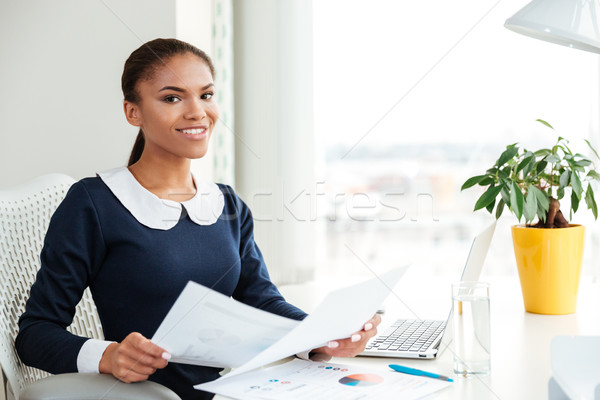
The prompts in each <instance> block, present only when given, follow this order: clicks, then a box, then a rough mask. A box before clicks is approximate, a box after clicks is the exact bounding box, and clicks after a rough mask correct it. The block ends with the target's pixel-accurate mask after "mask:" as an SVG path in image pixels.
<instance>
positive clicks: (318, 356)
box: [296, 349, 332, 362]
mask: <svg viewBox="0 0 600 400" xmlns="http://www.w3.org/2000/svg"><path fill="white" fill-rule="evenodd" d="M313 350H314V349H311V350H306V351H303V352H301V353H296V357H298V358H301V359H302V360H306V361H323V362H327V361H329V360H331V358H332V357H331V356H330V355H329V354H325V353H314V354H313V355H312V357H311V356H310V352H311V351H313Z"/></svg>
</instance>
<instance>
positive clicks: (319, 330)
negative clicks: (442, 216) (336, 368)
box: [152, 267, 406, 379]
mask: <svg viewBox="0 0 600 400" xmlns="http://www.w3.org/2000/svg"><path fill="white" fill-rule="evenodd" d="M405 270H406V267H402V268H396V269H394V270H391V271H389V272H386V273H384V274H382V275H381V276H380V277H376V278H373V279H370V280H368V281H365V282H362V283H359V284H357V285H353V286H350V287H347V288H343V289H339V290H336V291H333V292H331V293H330V294H329V295H328V296H327V297H326V298H325V300H324V301H323V302H322V303H321V304H320V306H319V307H317V309H316V310H315V311H314V312H313V313H312V314H310V315H309V316H308V317H306V319H304V321H301V322H299V321H293V320H290V319H288V318H284V317H280V316H277V315H274V314H271V313H269V312H266V311H262V310H258V309H256V308H253V307H250V306H247V305H244V304H242V303H240V302H237V301H235V300H233V299H231V298H229V297H227V296H224V295H222V294H220V293H217V292H215V291H213V290H210V289H208V288H206V287H204V286H202V285H199V284H196V283H193V282H190V283H188V285H187V286H186V287H185V289H184V291H183V292H182V294H181V295H180V297H179V298H178V299H177V301H176V302H175V304H174V305H173V307H172V308H171V310H170V311H169V313H168V314H167V316H166V317H165V319H164V320H163V322H162V323H161V325H160V327H159V328H158V330H157V331H156V333H155V334H154V336H153V337H152V341H153V342H154V343H156V344H158V345H159V346H161V347H163V348H164V349H165V350H167V351H168V352H170V353H171V355H172V358H171V362H181V363H187V364H195V365H207V366H215V367H239V368H236V369H234V370H233V371H232V372H230V373H229V374H227V375H226V377H231V376H234V375H237V374H240V373H243V372H245V371H249V370H252V369H254V368H258V367H261V366H263V365H266V364H269V363H271V362H273V361H277V360H279V359H282V358H285V357H288V356H290V355H293V354H297V353H300V352H302V351H306V350H310V349H313V348H316V347H320V346H322V345H324V344H325V343H327V342H328V341H330V340H334V339H341V338H346V337H349V336H350V335H352V334H353V333H355V332H357V331H360V330H361V329H362V326H363V324H364V323H365V322H366V321H367V320H369V319H370V318H371V317H372V316H373V315H374V314H375V311H376V310H377V308H378V307H379V306H380V305H381V303H383V301H384V300H385V298H386V297H387V295H388V294H389V293H390V290H391V289H392V288H393V287H394V286H395V285H396V283H397V282H398V280H399V279H400V277H401V276H402V275H403V274H404V271H405ZM221 379H223V378H221Z"/></svg>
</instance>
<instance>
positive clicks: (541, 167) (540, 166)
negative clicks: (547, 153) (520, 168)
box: [535, 160, 548, 174]
mask: <svg viewBox="0 0 600 400" xmlns="http://www.w3.org/2000/svg"><path fill="white" fill-rule="evenodd" d="M547 165H548V163H547V162H546V161H545V160H541V161H540V162H538V163H537V165H536V166H535V172H536V173H537V174H539V173H540V172H542V171H543V170H544V169H545V168H546V166H547Z"/></svg>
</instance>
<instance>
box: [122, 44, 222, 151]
mask: <svg viewBox="0 0 600 400" xmlns="http://www.w3.org/2000/svg"><path fill="white" fill-rule="evenodd" d="M136 90H137V93H138V96H139V99H140V101H139V102H138V103H131V102H128V101H125V104H124V107H125V114H126V116H127V120H128V121H129V123H131V124H132V125H134V126H139V127H140V128H142V130H143V131H144V138H145V140H146V143H145V145H144V154H143V156H149V155H152V156H154V157H159V158H188V159H191V158H200V157H203V156H204V155H205V154H206V152H207V150H208V140H209V138H210V135H211V133H212V130H213V128H214V126H215V123H216V122H217V119H218V117H219V111H218V109H217V105H216V103H215V100H214V84H213V77H212V74H211V72H210V68H209V67H208V66H207V65H206V63H205V62H204V61H203V60H202V59H201V58H199V57H198V56H196V55H193V54H189V53H188V54H182V55H176V56H173V57H172V58H171V59H169V60H168V62H167V63H166V64H165V65H163V66H161V67H159V68H158V69H157V70H156V71H154V74H153V75H152V76H151V78H150V79H148V80H142V81H139V82H138V83H137V85H136Z"/></svg>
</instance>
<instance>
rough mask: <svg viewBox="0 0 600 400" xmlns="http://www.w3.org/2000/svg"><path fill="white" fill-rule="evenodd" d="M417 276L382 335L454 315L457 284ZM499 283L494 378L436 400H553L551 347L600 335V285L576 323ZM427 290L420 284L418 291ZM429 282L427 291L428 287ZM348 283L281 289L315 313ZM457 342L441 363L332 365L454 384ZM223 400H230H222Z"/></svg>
mask: <svg viewBox="0 0 600 400" xmlns="http://www.w3.org/2000/svg"><path fill="white" fill-rule="evenodd" d="M419 275H420V273H419V272H418V271H416V272H415V271H409V273H407V276H405V277H404V278H403V279H402V281H401V282H400V283H399V284H398V285H397V286H396V288H394V293H393V294H392V295H390V296H389V297H388V300H387V301H386V312H385V314H384V319H383V322H382V326H381V329H380V331H381V330H383V329H385V326H386V325H388V324H390V323H391V322H393V320H395V319H396V318H398V317H408V318H411V317H419V318H438V319H445V318H446V317H447V313H448V311H449V310H450V305H451V302H450V283H451V281H450V280H445V279H433V280H432V279H431V278H428V279H427V280H426V281H424V280H423V277H421V276H419ZM482 280H486V281H488V282H490V283H491V296H490V298H491V300H490V308H491V324H492V349H491V360H492V373H491V375H489V376H485V377H478V378H470V379H464V378H459V377H457V378H456V379H455V383H454V384H453V385H452V386H451V387H450V388H447V389H444V390H442V391H440V392H438V393H436V394H435V395H433V396H431V397H429V398H431V399H456V400H458V399H460V400H465V399H476V400H485V399H500V400H515V399H524V400H525V399H527V400H535V399H544V400H545V399H548V380H549V379H550V376H551V366H550V342H551V340H552V338H553V337H554V336H557V335H600V283H598V282H593V280H592V279H591V278H590V277H582V280H581V284H580V291H579V299H578V307H577V312H576V313H575V314H571V315H537V314H531V313H527V312H525V310H524V308H523V301H522V297H521V291H520V290H521V289H520V285H519V280H518V277H517V276H510V277H501V278H489V279H486V278H483V279H482ZM415 282H420V284H415ZM424 282H426V283H424ZM347 283H348V281H346V282H340V281H339V280H338V281H337V282H333V281H330V282H327V281H322V282H319V283H307V284H303V285H290V286H283V287H281V288H280V289H281V292H282V293H283V295H284V296H285V297H286V299H287V300H288V301H290V302H291V303H293V304H296V305H298V306H299V307H301V308H303V309H305V310H306V311H307V312H310V311H311V310H312V309H314V307H316V305H317V304H318V303H319V301H320V300H321V299H322V298H323V297H324V296H325V295H326V293H327V292H328V291H329V290H331V288H332V287H333V286H344V285H346V284H347ZM450 341H451V334H446V335H445V337H444V341H443V342H444V343H443V344H442V348H445V349H444V350H443V351H442V353H441V355H440V356H439V357H438V358H437V359H435V360H408V359H390V358H376V357H356V358H334V359H333V360H331V362H335V363H345V364H353V365H364V366H365V367H367V366H368V367H370V368H375V369H381V370H387V369H388V367H387V365H388V364H390V363H396V364H401V365H406V366H410V367H414V368H419V369H423V370H426V371H430V372H437V373H440V374H442V375H447V376H453V371H452V362H453V360H452V351H451V347H452V346H451V345H450V346H449V347H447V348H446V346H447V345H448V344H449V342H450ZM215 399H224V397H221V396H217V397H215Z"/></svg>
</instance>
